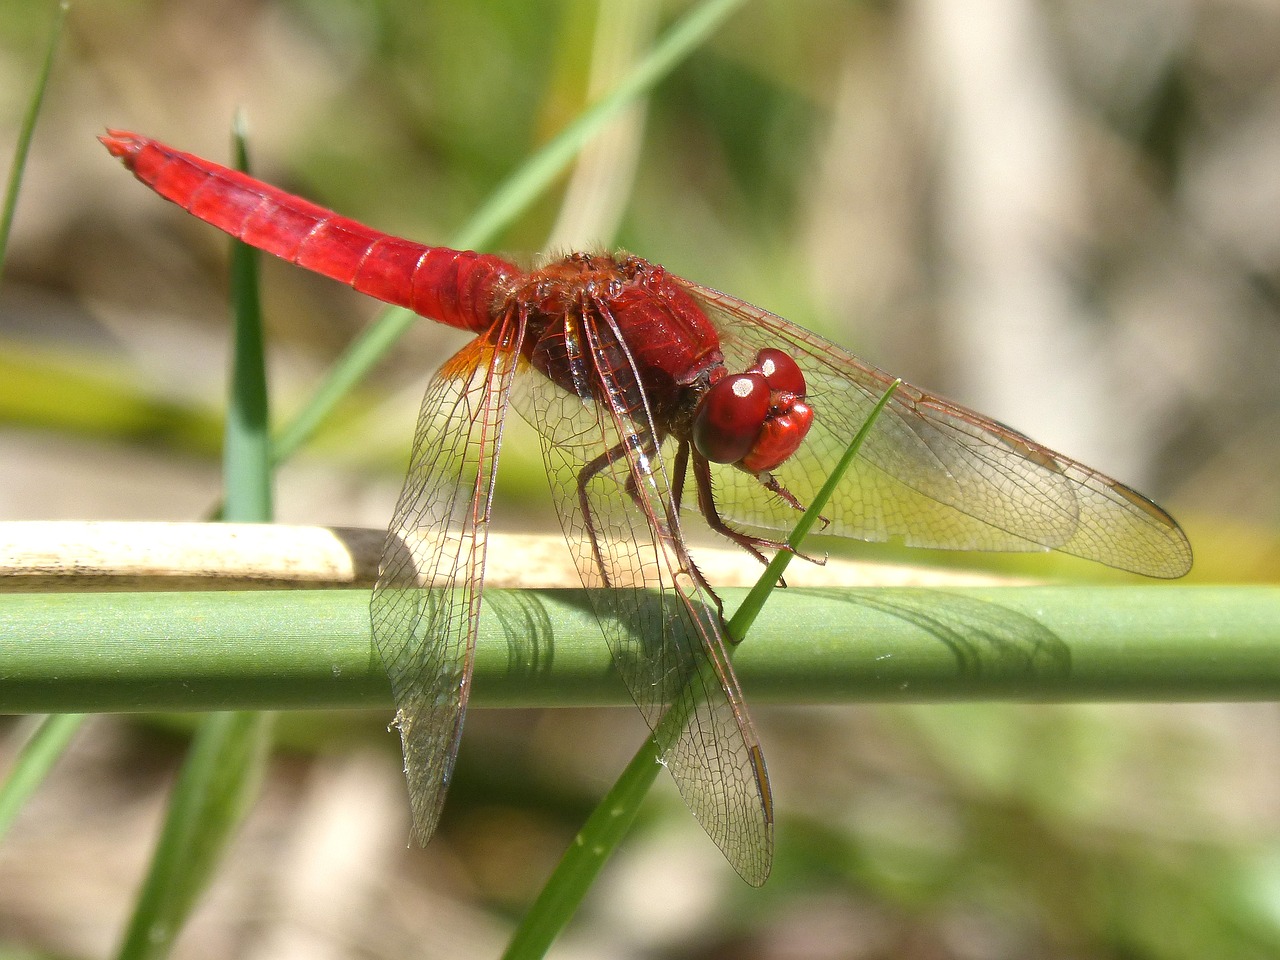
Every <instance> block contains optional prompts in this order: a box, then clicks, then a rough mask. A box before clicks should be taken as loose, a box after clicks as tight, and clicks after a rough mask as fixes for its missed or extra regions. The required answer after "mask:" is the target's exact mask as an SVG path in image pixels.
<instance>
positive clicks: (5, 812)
mask: <svg viewBox="0 0 1280 960" xmlns="http://www.w3.org/2000/svg"><path fill="white" fill-rule="evenodd" d="M69 7H70V3H69V0H61V2H60V3H59V4H58V5H57V7H56V8H55V9H54V14H53V24H52V25H51V27H50V30H49V43H48V45H47V46H46V47H45V50H44V59H43V60H42V61H41V63H40V72H39V73H38V74H37V75H36V83H35V87H34V88H33V89H32V91H31V99H30V100H29V101H28V103H27V111H26V113H25V114H24V115H23V118H22V128H21V129H20V130H19V131H18V142H17V144H16V146H15V147H14V150H13V165H12V166H11V167H10V168H9V180H8V183H7V184H6V186H5V191H4V203H3V206H2V207H0V279H2V278H3V277H4V264H5V254H6V252H7V251H8V248H9V233H10V231H11V230H12V229H13V217H14V213H15V212H16V211H17V209H18V193H19V191H20V190H21V189H22V176H23V174H24V173H25V172H26V169H27V157H28V155H29V154H30V152H31V140H32V138H33V137H34V136H35V130H36V121H37V120H38V119H39V117H40V107H41V106H42V105H43V103H44V92H45V90H47V89H48V87H49V75H50V74H51V73H52V72H53V59H54V55H55V54H56V53H57V50H58V41H59V40H60V39H61V38H62V25H63V23H65V22H66V18H67V9H68V8H69ZM82 719H83V718H82V717H79V716H75V715H69V716H63V717H59V716H50V717H45V718H44V719H43V720H42V721H41V723H40V728H39V729H38V730H37V731H36V734H35V735H34V736H33V737H32V739H31V741H30V742H29V743H28V744H27V745H26V747H24V748H23V750H22V752H21V753H20V754H19V755H18V759H17V761H16V762H15V764H14V767H13V769H12V770H11V771H10V772H9V776H8V777H6V778H5V782H4V785H3V786H0V837H3V836H4V834H5V833H6V832H7V831H8V829H9V825H10V824H11V823H13V819H14V818H15V817H16V816H17V815H18V811H19V810H20V809H21V807H22V803H23V801H25V800H26V798H27V797H28V796H30V795H31V793H32V792H33V791H34V790H35V789H36V787H38V786H39V785H40V782H41V781H42V780H43V779H44V777H45V774H47V773H48V772H49V768H50V767H52V766H53V764H54V762H55V761H56V760H57V759H58V757H59V756H61V755H62V751H63V750H64V749H65V748H66V746H67V744H68V743H69V742H70V741H71V735H72V734H73V733H74V732H75V731H76V729H77V728H78V727H79V726H80V721H81V720H82Z"/></svg>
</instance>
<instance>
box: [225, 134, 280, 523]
mask: <svg viewBox="0 0 1280 960" xmlns="http://www.w3.org/2000/svg"><path fill="white" fill-rule="evenodd" d="M232 146H233V149H234V151H235V154H236V166H237V169H240V170H244V171H245V172H248V166H249V156H248V148H247V146H246V144H245V137H244V119H243V116H241V115H237V116H236V120H235V134H234V137H233V144H232ZM258 261H259V256H258V251H257V250H254V249H253V248H252V247H250V246H249V245H248V244H246V243H241V242H240V241H239V240H233V241H232V243H231V305H232V312H233V314H234V317H233V320H234V325H235V339H234V342H233V349H232V355H231V383H230V395H229V398H228V403H227V429H226V434H225V435H224V438H223V448H222V449H223V484H224V490H225V494H224V501H223V502H224V507H223V519H224V520H229V521H232V522H243V523H266V522H268V521H270V520H271V518H272V489H271V488H272V474H271V436H270V428H269V419H268V418H269V410H268V403H267V371H266V350H265V348H264V346H263V340H262V305H261V300H260V299H259V294H258Z"/></svg>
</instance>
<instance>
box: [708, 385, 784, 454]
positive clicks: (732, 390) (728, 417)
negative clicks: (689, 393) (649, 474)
mask: <svg viewBox="0 0 1280 960" xmlns="http://www.w3.org/2000/svg"><path fill="white" fill-rule="evenodd" d="M769 394H770V389H769V384H768V382H767V381H766V379H765V377H764V375H763V374H760V373H741V374H738V375H737V376H730V377H725V378H723V379H722V380H720V381H718V382H717V383H716V384H715V385H714V386H713V387H712V388H711V389H710V390H708V391H707V392H706V394H705V395H704V396H703V398H702V401H701V403H699V404H698V412H697V413H696V414H695V415H694V420H693V445H694V447H695V448H697V451H698V452H699V453H700V454H702V455H703V456H704V457H706V458H707V459H708V460H710V461H711V462H713V463H737V462H738V461H739V460H741V459H742V458H743V457H745V456H746V455H747V454H748V453H750V452H751V447H752V445H753V444H755V442H756V437H758V436H759V435H760V428H761V427H762V426H763V425H764V421H765V418H766V417H767V416H768V415H769Z"/></svg>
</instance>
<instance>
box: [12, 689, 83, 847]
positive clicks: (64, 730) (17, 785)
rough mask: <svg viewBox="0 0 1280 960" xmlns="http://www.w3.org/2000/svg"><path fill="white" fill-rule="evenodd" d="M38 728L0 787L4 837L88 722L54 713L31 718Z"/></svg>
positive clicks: (74, 716)
mask: <svg viewBox="0 0 1280 960" xmlns="http://www.w3.org/2000/svg"><path fill="white" fill-rule="evenodd" d="M29 719H30V720H33V721H36V723H37V726H36V729H35V732H34V733H33V734H32V736H31V739H29V740H28V741H27V742H26V744H25V745H24V746H23V748H22V749H21V750H20V751H19V752H18V757H17V759H16V760H15V761H14V763H13V769H12V770H10V771H9V776H8V777H6V778H5V781H4V786H3V787H0V838H3V837H4V835H5V834H6V833H8V832H9V827H10V826H12V825H13V821H14V819H15V818H16V817H17V816H18V811H19V810H21V809H22V804H23V803H24V802H25V801H26V799H27V797H29V796H31V794H32V793H34V792H35V790H36V788H37V787H38V786H40V784H41V783H42V782H43V781H44V778H45V776H46V774H48V772H49V770H50V768H52V767H53V765H54V763H56V762H57V760H58V758H59V757H60V756H62V752H63V750H65V749H66V747H67V744H69V743H70V742H71V738H72V736H74V735H75V732H76V731H77V730H79V729H80V725H81V724H82V723H83V722H84V714H82V713H52V714H49V715H48V716H44V717H39V718H37V717H31V718H29Z"/></svg>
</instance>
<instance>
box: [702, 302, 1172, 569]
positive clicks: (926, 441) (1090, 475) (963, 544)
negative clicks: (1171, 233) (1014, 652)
mask: <svg viewBox="0 0 1280 960" xmlns="http://www.w3.org/2000/svg"><path fill="white" fill-rule="evenodd" d="M677 279H678V278H677ZM679 282H680V283H681V284H682V285H683V286H685V288H686V289H687V290H688V292H689V293H690V294H691V295H692V296H693V297H694V299H695V300H697V301H698V303H699V305H700V306H701V307H702V309H703V310H704V311H705V312H706V314H707V315H708V317H709V318H710V319H711V321H712V323H713V324H714V325H715V326H716V328H717V330H718V331H719V333H720V336H721V345H722V349H723V350H724V353H725V357H726V362H727V363H728V364H729V366H730V368H731V369H746V368H747V367H748V366H750V364H751V363H753V362H754V360H755V354H756V351H757V350H759V349H761V348H762V347H781V348H783V349H785V350H787V351H788V352H789V353H790V354H791V355H792V357H793V358H794V359H795V361H796V362H797V363H799V364H800V367H801V369H802V370H803V371H804V376H805V380H806V383H807V384H808V390H809V394H808V402H809V403H810V404H811V405H812V407H813V409H814V414H815V415H814V425H813V428H812V429H811V430H810V432H809V435H808V437H806V438H805V442H804V444H803V445H802V446H801V448H800V450H799V451H798V452H797V453H796V455H795V456H793V457H792V458H791V459H790V460H788V461H787V462H786V463H784V464H783V465H782V466H780V467H779V468H777V469H776V470H774V471H773V473H774V474H775V476H777V477H778V479H779V480H780V481H781V482H782V484H783V486H785V487H786V488H787V489H788V490H790V491H791V492H792V493H793V494H794V495H795V496H796V497H797V498H798V499H799V500H800V501H801V502H802V503H808V502H809V500H810V499H811V498H812V496H813V494H814V493H815V492H816V490H817V489H818V487H819V486H821V484H822V483H823V481H824V480H825V478H826V477H827V476H828V475H829V474H830V472H831V468H832V467H833V466H834V465H835V463H836V461H837V460H838V459H839V457H840V455H841V454H842V453H843V451H844V449H845V448H846V447H847V446H848V444H849V441H850V440H851V439H852V438H853V435H854V434H855V433H856V432H857V431H858V429H859V428H860V427H861V425H862V423H863V422H864V421H865V419H866V417H867V415H868V414H869V413H870V411H871V408H872V407H873V406H874V405H875V403H876V402H877V401H878V400H879V398H880V396H881V395H882V394H883V393H884V391H885V389H886V388H887V387H888V386H889V384H890V383H891V382H892V380H893V378H892V377H890V376H889V375H888V374H886V373H884V372H883V371H881V370H878V369H876V368H875V367H872V366H870V365H868V364H866V363H864V362H863V361H861V360H859V359H858V358H857V357H855V356H853V355H852V354H850V353H848V352H846V351H844V350H842V349H841V348H840V347H838V346H836V345H835V344H833V343H830V342H828V341H826V340H824V339H822V338H821V337H818V336H816V335H815V334H812V333H810V332H808V331H807V330H803V329H801V328H799V327H797V326H795V325H794V324H792V323H790V322H788V321H786V320H784V319H783V318H781V317H778V316H775V315H774V314H772V313H769V312H768V311H766V310H761V309H760V308H758V307H753V306H751V305H750V304H748V303H744V302H743V301H741V300H738V299H736V298H734V297H731V296H728V295H727V294H723V293H719V292H717V291H715V290H710V289H708V288H706V287H702V286H699V285H697V284H693V283H690V282H689V281H684V280H680V281H679ZM716 485H717V504H718V505H719V506H720V508H721V513H722V515H723V516H724V517H725V518H727V519H730V520H734V521H736V522H738V523H740V524H747V525H749V526H752V527H764V528H770V529H777V528H784V529H785V528H789V527H790V526H792V525H793V524H794V522H795V519H796V518H795V513H794V511H793V510H792V509H791V508H789V507H787V506H786V505H785V504H783V503H782V502H781V501H780V500H778V499H777V498H776V497H772V496H771V495H770V494H769V493H768V491H766V490H764V489H763V488H762V487H761V486H760V484H759V483H757V482H756V481H755V479H754V478H753V477H750V476H748V475H747V474H744V473H743V472H742V471H739V470H734V469H719V470H717V471H716ZM823 512H824V514H825V515H826V516H827V517H828V518H829V519H830V520H831V525H830V526H829V527H828V528H826V530H825V531H824V532H826V533H833V534H838V535H842V536H848V537H854V538H857V539H862V540H873V541H882V540H889V539H895V538H898V539H901V540H902V541H903V542H904V543H906V544H907V545H909V546H919V547H938V548H946V549H962V550H1047V549H1054V550H1061V551H1063V552H1064V553H1070V554H1074V555H1075V556H1079V557H1084V558H1086V559H1089V560H1096V561H1098V562H1100V563H1104V564H1107V565H1109V566H1113V567H1119V568H1121V569H1124V570H1131V571H1134V572H1136V573H1143V574H1147V575H1149V576H1156V577H1178V576H1181V575H1182V574H1184V573H1186V572H1187V570H1188V569H1190V566H1191V547H1190V544H1189V543H1188V542H1187V538H1186V536H1185V534H1183V532H1182V530H1181V529H1180V528H1179V527H1178V525H1177V523H1175V522H1174V520H1173V519H1172V518H1171V517H1170V516H1169V515H1168V514H1167V513H1165V512H1164V511H1163V510H1161V509H1160V508H1159V507H1158V506H1156V505H1155V504H1154V503H1152V502H1151V501H1149V500H1147V499H1146V498H1145V497H1143V496H1142V495H1141V494H1139V493H1137V492H1135V491H1134V490H1132V489H1130V488H1129V487H1127V486H1125V485H1124V484H1121V483H1119V482H1118V481H1116V480H1113V479H1111V478H1110V477H1108V476H1105V475H1103V474H1101V473H1099V472H1097V471H1096V470H1092V469H1090V468H1089V467H1086V466H1085V465H1084V464H1081V463H1078V462H1076V461H1075V460H1072V459H1070V458H1068V457H1065V456H1063V455H1061V454H1059V453H1055V452H1054V451H1052V450H1050V449H1048V448H1047V447H1044V446H1041V445H1040V444H1038V443H1036V442H1035V441H1033V440H1031V439H1030V438H1028V437H1026V436H1024V435H1023V434H1021V433H1018V432H1017V431H1015V430H1013V429H1011V428H1009V427H1007V426H1005V425H1003V424H1001V423H998V422H996V421H994V420H991V419H990V418H988V417H984V416H982V415H981V414H979V413H975V412H974V411H972V410H969V409H967V408H965V407H962V406H960V405H959V404H955V403H951V402H950V401H948V400H944V399H942V398H940V397H936V396H933V395H931V394H928V393H925V392H924V391H922V390H919V389H917V388H916V387H913V386H911V385H909V384H903V385H902V386H901V387H899V388H898V390H897V392H896V393H895V394H894V396H893V397H892V398H891V399H890V401H889V405H888V407H887V408H886V409H885V411H884V413H883V415H882V416H881V417H880V418H879V419H878V420H877V422H876V425H875V427H874V429H873V430H872V432H871V434H870V436H869V437H868V438H867V441H866V444H865V445H864V446H863V448H862V451H861V453H860V456H859V458H858V459H857V460H856V461H855V462H854V465H853V467H852V469H850V471H849V473H848V474H847V475H846V478H845V480H844V481H843V482H842V483H841V485H840V488H839V489H838V490H837V492H836V495H835V497H834V498H833V499H832V501H831V504H830V506H829V507H828V508H827V509H826V510H824V511H823Z"/></svg>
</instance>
